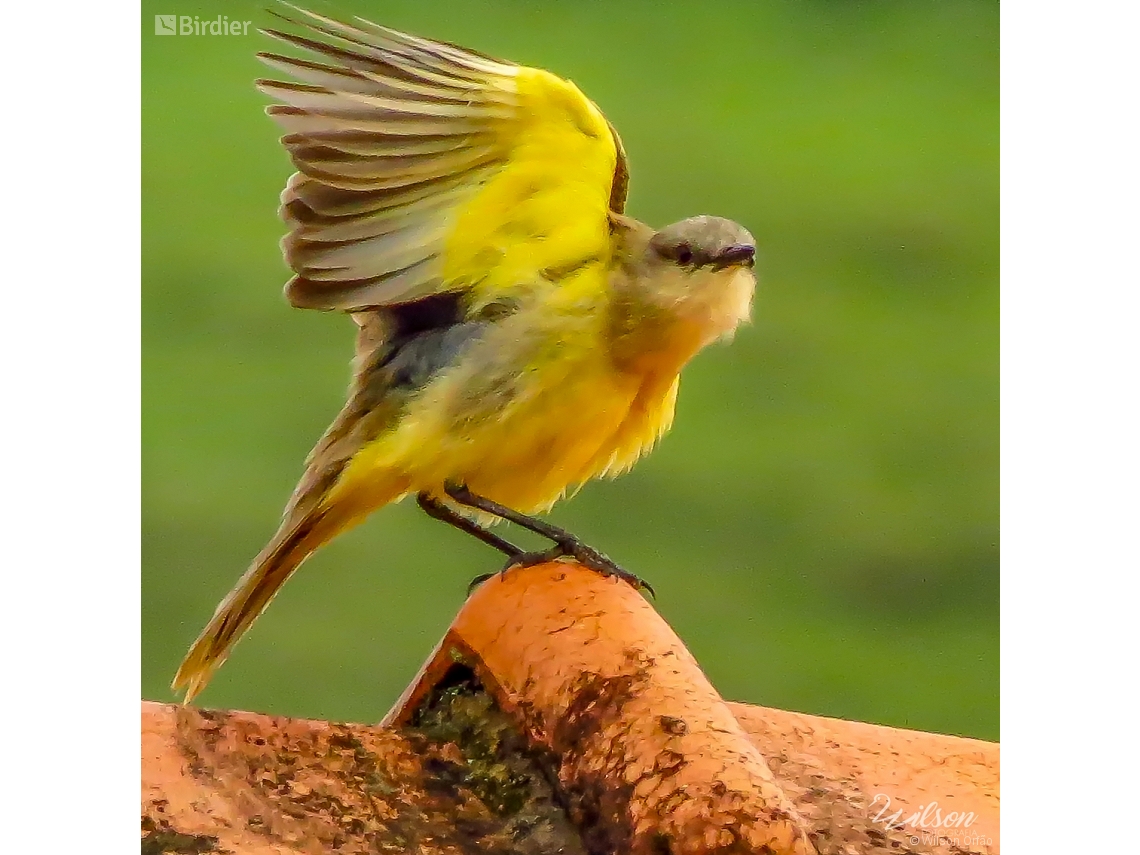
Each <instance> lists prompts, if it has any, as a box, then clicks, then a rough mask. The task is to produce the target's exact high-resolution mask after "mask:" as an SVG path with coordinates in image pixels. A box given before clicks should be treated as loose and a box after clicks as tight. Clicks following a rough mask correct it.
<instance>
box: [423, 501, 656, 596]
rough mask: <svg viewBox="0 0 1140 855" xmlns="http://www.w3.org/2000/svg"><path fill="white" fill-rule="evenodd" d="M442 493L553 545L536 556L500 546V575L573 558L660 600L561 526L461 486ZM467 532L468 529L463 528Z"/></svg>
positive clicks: (644, 582)
mask: <svg viewBox="0 0 1140 855" xmlns="http://www.w3.org/2000/svg"><path fill="white" fill-rule="evenodd" d="M443 489H444V492H445V493H447V495H448V496H449V497H450V498H452V499H454V500H455V501H456V502H458V503H459V504H461V505H465V506H466V507H469V508H474V509H475V510H479V511H483V512H484V513H488V514H491V515H493V516H496V517H499V518H500V519H504V520H507V521H508V522H513V523H514V524H515V525H517V526H521V527H522V528H525V529H527V530H528V531H532V532H534V533H535V534H537V535H540V536H541V537H545V538H547V539H549V540H552V541H554V546H552V547H551V548H550V549H545V550H539V551H537V552H523V551H522V550H519V549H517V547H515V549H516V551H515V552H513V553H512V552H509V551H507V550H505V549H502V547H501V546H497V548H498V549H500V550H501V551H503V552H506V554H507V563H506V566H504V567H503V569H502V570H501V571H500V572H502V573H505V572H506V571H507V570H510V569H511V568H512V567H530V566H532V565H535V564H543V563H545V562H547V561H554V560H556V559H558V558H573V559H574V560H575V561H577V562H578V563H579V564H581V565H582V566H583V567H588V568H589V569H591V570H593V571H594V572H595V573H601V574H602V575H603V576H614V577H616V578H618V579H622V580H624V581H625V582H628V583H629V584H630V585H632V586H633V587H634V588H638V589H644V590H646V591H648V592H649V593H650V595H652V596H654V597H655V596H657V595H656V594H655V593H654V591H653V588H652V587H651V586H650V584H649V583H648V582H646V581H645V580H643V579H641V578H639V577H637V576H635V575H633V574H632V573H630V572H629V571H628V570H625V569H623V568H622V567H621V566H619V565H618V564H616V563H614V562H613V561H612V560H610V558H608V557H607V556H606V555H603V554H602V553H601V552H599V551H598V550H596V549H594V548H593V547H592V546H587V545H586V544H584V543H583V542H582V541H581V540H579V539H578V538H577V537H575V536H574V535H572V534H571V533H570V532H568V531H566V529H563V528H559V527H558V526H555V525H551V524H550V523H548V522H544V521H543V520H539V519H535V518H534V517H531V516H527V515H526V514H522V513H519V512H518V511H516V510H513V509H512V508H508V507H507V506H506V505H501V504H499V503H498V502H496V501H493V500H491V499H488V498H486V497H485V496H480V495H477V494H475V493H472V492H471V491H470V490H468V489H467V487H466V486H464V485H462V484H455V483H451V482H448V483H446V484H444V487H443ZM422 506H423V505H422V502H421V507H422ZM425 510H426V508H425ZM429 513H430V512H429ZM465 522H468V523H469V524H470V525H472V526H474V525H475V524H474V523H470V521H468V520H465ZM476 527H477V526H476ZM477 528H478V527H477ZM464 531H468V529H466V528H464ZM471 533H472V534H475V536H476V537H478V538H479V539H480V540H482V541H483V542H484V543H491V541H490V540H487V538H486V537H484V536H483V535H489V536H490V537H495V539H496V540H500V538H497V537H496V536H495V535H492V534H491V533H490V532H488V531H486V530H484V529H480V533H479V534H476V533H475V532H474V531H472V532H471ZM491 545H492V546H496V544H494V543H491ZM484 578H487V577H481V578H479V579H477V580H475V581H473V582H472V585H477V584H478V583H479V582H481V581H483V580H484Z"/></svg>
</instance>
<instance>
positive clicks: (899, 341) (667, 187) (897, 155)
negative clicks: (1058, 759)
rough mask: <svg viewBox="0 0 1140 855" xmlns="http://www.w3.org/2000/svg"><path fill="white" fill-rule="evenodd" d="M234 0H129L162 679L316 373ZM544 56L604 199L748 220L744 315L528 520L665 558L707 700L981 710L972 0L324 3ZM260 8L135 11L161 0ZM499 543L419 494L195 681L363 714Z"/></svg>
mask: <svg viewBox="0 0 1140 855" xmlns="http://www.w3.org/2000/svg"><path fill="white" fill-rule="evenodd" d="M264 5H266V4H254V3H221V2H217V3H213V4H211V3H193V2H189V0H178V2H168V0H162V2H161V3H153V4H152V3H144V4H143V13H144V16H143V21H142V59H143V173H142V177H143V336H144V339H143V348H144V349H143V353H144V364H143V371H144V374H143V381H144V399H143V408H144V426H143V427H144V433H143V436H144V442H143V473H144V474H143V479H144V480H143V497H144V511H143V520H142V533H143V585H144V589H143V614H142V633H143V662H142V691H143V695H144V696H145V697H147V698H152V699H159V700H165V699H170V698H171V693H170V691H169V689H168V688H167V686H168V683H169V681H170V678H171V676H172V674H173V673H174V670H175V668H176V666H177V664H178V662H179V660H180V658H181V656H182V654H183V652H184V651H185V650H186V648H187V646H188V645H189V644H190V642H191V641H192V640H193V639H194V637H195V635H196V634H197V632H198V631H199V629H200V628H201V627H202V625H203V624H204V623H205V621H206V620H207V619H208V618H209V616H210V614H211V613H212V611H213V609H214V606H215V605H216V603H217V602H218V600H219V599H220V598H221V597H222V596H223V595H224V594H225V593H226V591H228V590H229V588H230V586H231V585H232V583H233V582H234V581H235V580H236V579H237V578H238V576H239V575H240V574H241V573H242V571H243V570H244V569H245V567H246V565H247V563H248V561H249V560H250V558H252V556H253V555H254V554H256V553H257V551H258V550H259V549H260V548H261V546H262V545H263V543H264V541H265V540H266V539H267V538H268V537H269V535H270V534H271V533H272V532H273V529H274V527H275V526H276V523H277V521H278V519H279V514H280V511H281V508H282V506H283V503H284V501H285V499H286V497H287V496H288V495H289V492H290V490H291V489H292V487H293V485H294V483H295V481H296V478H297V477H298V476H299V474H300V471H301V464H302V461H303V459H304V457H305V454H306V452H307V451H308V450H309V448H310V446H311V444H312V443H313V442H314V441H315V440H316V438H317V437H318V436H319V435H320V433H321V432H322V430H323V429H324V428H325V426H326V425H327V423H328V422H329V421H330V420H331V419H332V417H333V416H334V415H335V414H336V412H337V410H338V409H339V407H340V405H341V403H342V402H343V395H344V390H345V386H346V383H347V378H348V360H349V356H350V350H351V339H352V324H351V322H349V321H348V320H347V319H345V318H343V317H338V316H333V315H326V314H321V313H315V312H303V311H297V310H293V309H290V308H289V307H288V306H287V305H286V303H285V302H284V300H283V298H282V297H281V293H280V292H281V286H282V285H283V284H284V282H285V280H286V278H287V273H286V270H285V268H284V266H283V264H282V262H281V259H280V256H279V253H278V250H277V241H278V239H279V238H280V236H281V234H282V232H283V228H282V226H281V225H280V224H279V222H278V221H277V219H276V213H275V208H276V204H277V195H278V193H279V191H280V189H281V187H282V186H283V184H284V181H285V179H286V177H287V176H288V175H289V173H290V172H291V169H290V166H289V163H288V161H287V159H286V157H285V155H284V153H283V152H282V150H281V149H280V147H279V146H278V144H277V142H276V140H277V137H278V131H277V130H276V128H275V127H274V126H273V124H272V123H271V122H270V121H269V120H268V119H267V118H266V117H265V116H264V115H263V113H262V108H263V106H264V104H265V103H266V102H265V99H264V98H263V97H262V96H260V95H259V94H258V93H257V92H256V91H255V90H254V89H253V86H252V80H253V79H254V78H255V77H258V76H262V75H263V74H265V73H266V72H265V71H263V70H262V68H261V67H260V65H259V64H258V63H257V62H256V60H255V59H254V53H255V51H257V50H263V49H267V48H268V47H269V42H268V40H267V39H265V38H264V37H261V36H258V35H256V34H254V32H253V30H254V29H255V27H256V25H258V24H264V23H266V22H267V21H268V20H269V17H268V14H267V13H266V12H265V11H264V9H263V8H262V7H263V6H264ZM317 8H318V9H319V10H321V11H326V12H329V11H339V12H340V13H342V15H348V14H362V15H364V16H366V17H369V18H371V19H373V20H376V21H378V22H382V23H386V24H389V25H391V26H395V27H400V28H404V29H407V30H410V31H412V32H416V33H419V34H422V35H427V36H435V37H439V38H444V39H447V40H450V41H455V42H458V43H461V44H466V45H469V46H471V47H474V48H477V49H479V50H481V51H483V52H486V53H490V54H493V55H498V56H502V57H504V58H509V59H513V60H515V61H518V62H522V63H526V64H531V65H539V66H542V67H545V68H548V69H551V70H553V71H555V72H557V73H559V74H561V75H563V76H566V77H569V78H571V79H572V80H574V81H575V82H576V83H578V85H579V86H580V87H581V88H582V89H583V90H584V91H585V92H586V93H587V94H588V95H589V96H590V97H591V98H592V99H593V100H595V101H596V102H597V103H598V104H599V105H600V106H601V108H602V109H603V110H604V111H605V112H606V114H607V115H608V116H609V118H610V119H611V120H612V121H613V123H614V125H615V126H616V127H617V128H618V129H619V130H620V132H621V134H622V137H623V139H624V142H625V145H626V148H627V149H628V151H629V155H630V159H631V166H632V195H631V199H630V208H629V211H630V213H632V214H633V215H634V216H637V217H639V218H641V219H643V220H646V221H648V222H650V223H652V224H656V225H664V224H666V223H669V222H672V221H674V220H677V219H681V218H683V217H686V216H689V215H692V214H697V213H716V214H719V215H722V216H726V217H732V218H735V219H737V220H739V221H741V222H742V223H744V224H746V225H747V226H748V228H749V229H750V230H751V231H752V232H753V234H755V235H756V236H757V239H758V242H759V244H760V263H759V268H758V269H759V272H760V276H761V288H760V291H759V293H758V297H757V301H756V308H755V312H754V316H755V322H754V324H753V325H752V326H751V327H748V328H745V329H743V330H742V331H741V333H740V334H739V335H738V336H737V338H736V341H735V342H734V343H733V344H732V345H731V346H729V347H716V348H713V349H710V350H708V351H706V352H704V353H703V354H701V355H700V356H699V357H698V358H697V359H696V361H695V362H694V363H693V364H692V365H690V367H689V368H688V369H687V371H686V373H685V378H684V380H683V382H682V387H681V398H680V403H679V408H678V417H677V421H676V425H675V427H674V429H673V431H672V433H671V434H670V436H669V437H668V438H667V439H666V440H665V442H664V443H663V444H662V445H661V446H660V447H659V448H658V450H657V451H656V452H655V453H654V454H653V455H652V456H650V457H648V458H647V459H645V460H644V461H642V462H641V464H640V465H639V466H638V467H637V468H636V469H635V470H634V471H633V473H632V474H630V475H628V476H626V477H624V478H623V479H620V480H618V481H614V482H597V483H594V484H592V485H589V486H588V487H586V489H584V490H583V491H582V492H581V493H580V494H579V495H578V497H577V498H575V499H574V500H573V501H569V502H566V503H564V504H562V505H560V506H559V507H558V508H556V509H555V511H554V513H553V514H552V519H553V520H554V521H555V522H557V523H559V524H561V525H564V526H566V527H568V528H569V529H571V530H572V531H574V532H576V533H578V534H580V535H582V536H583V537H584V538H585V539H586V540H587V541H588V542H590V543H592V544H595V545H597V546H599V547H601V548H603V549H604V550H605V551H606V552H608V553H609V554H610V555H612V556H614V557H615V558H616V559H617V560H619V561H620V562H622V563H623V564H624V565H625V566H627V567H628V568H630V569H632V570H633V571H635V572H637V573H639V574H642V575H644V576H646V577H647V578H649V579H650V580H651V581H652V582H653V584H654V585H655V587H656V588H657V591H658V600H657V603H656V605H657V608H658V609H659V610H660V612H661V613H662V614H663V615H664V616H665V618H666V619H667V620H668V621H669V622H670V623H671V624H672V625H673V626H674V627H675V628H676V630H677V632H678V633H679V634H680V635H681V637H682V638H683V639H684V640H685V641H686V642H687V643H688V645H689V647H690V649H691V650H692V652H693V653H694V654H695V655H696V657H697V659H698V660H699V661H700V662H701V663H702V665H703V666H704V668H705V670H706V672H707V673H708V675H709V677H710V678H711V679H712V681H713V683H714V684H715V685H716V686H717V687H718V688H719V689H720V691H721V692H722V693H723V694H724V695H725V696H726V697H728V698H732V699H739V700H745V701H749V702H753V703H759V704H765V705H770V706H777V707H784V708H787V709H793V710H803V711H808V712H812V713H819V714H826V715H834V716H843V717H846V718H852V719H862V720H867V721H874V722H881V723H886V724H892V725H899V726H906V727H913V728H921V729H925V730H934V731H942V732H948V733H956V734H965V735H970V736H977V737H982V738H986V739H997V738H998V5H997V4H996V3H993V2H961V0H943V2H939V3H902V2H854V0H851V2H823V0H814V1H812V2H809V0H795V2H791V1H790V0H788V2H739V3H728V2H719V3H717V2H708V0H706V2H701V3H680V2H673V3H670V4H667V5H664V4H655V3H654V4H651V3H647V2H646V3H640V2H623V3H621V4H618V3H613V2H605V3H602V2H576V3H569V2H546V3H537V2H527V3H524V2H495V3H491V2H448V3H446V4H441V3H425V2H422V0H420V2H380V1H379V0H371V2H359V0H337V2H336V3H335V4H327V3H326V4H321V5H319V6H317ZM170 13H177V14H180V15H197V16H199V17H201V18H212V17H214V16H216V15H218V14H225V15H227V16H228V17H229V18H230V19H233V20H243V19H249V20H252V21H254V26H251V27H250V35H248V36H246V37H241V36H237V37H220V36H204V37H192V36H178V37H160V36H156V35H155V34H154V23H153V16H154V15H155V14H170ZM499 562H500V558H499V557H498V555H497V554H496V553H493V552H491V551H490V550H488V549H487V548H486V547H484V546H482V545H480V544H478V543H475V542H474V541H472V540H469V539H467V538H465V537H464V536H462V535H460V534H458V533H456V532H454V531H452V530H450V529H448V528H446V527H444V526H442V525H441V524H439V523H436V522H434V521H431V520H428V519H426V518H425V517H424V516H423V515H422V514H421V513H419V511H418V510H417V509H416V507H415V505H414V503H412V502H407V501H406V502H404V503H403V504H401V505H399V506H396V507H391V508H387V509H385V510H383V511H382V512H380V513H378V514H376V515H375V516H374V517H373V518H372V519H371V520H370V521H369V522H368V523H366V524H365V525H364V526H362V527H361V528H359V529H357V530H355V531H353V532H351V533H349V534H348V535H346V536H344V537H342V538H341V539H339V540H338V541H336V542H334V543H333V544H331V545H330V546H328V547H326V548H325V549H324V550H322V551H321V552H320V553H319V554H318V555H317V556H316V557H314V558H313V559H312V560H311V561H310V562H309V563H307V564H306V565H305V567H304V568H303V570H302V572H300V573H299V574H298V575H297V577H296V578H295V579H293V580H292V581H291V582H290V583H289V584H288V585H287V586H286V587H285V589H284V591H283V593H282V594H281V596H280V597H279V598H278V599H277V600H276V601H275V602H274V604H273V606H272V608H270V609H269V610H268V612H267V613H266V614H265V615H264V616H263V617H262V618H261V620H259V621H258V623H257V624H256V626H255V627H254V628H253V630H252V631H251V632H250V633H249V636H248V638H247V639H246V640H245V641H244V642H243V643H242V644H240V645H239V646H238V648H237V649H236V651H235V654H234V655H233V657H232V658H231V659H230V661H229V662H228V663H227V664H226V666H225V667H224V668H222V670H221V671H220V672H219V673H218V675H217V677H216V678H215V679H214V681H213V683H212V684H211V685H210V688H209V689H208V690H207V691H206V692H205V694H204V695H203V697H202V702H203V703H205V704H207V705H211V706H223V707H230V706H232V707H238V708H244V709H255V710H262V711H269V712H274V713H281V714H289V715H299V716H309V717H321V718H331V719H342V720H355V721H375V720H377V719H378V718H379V717H380V716H381V715H382V714H383V713H384V712H385V711H386V710H387V708H388V707H389V705H390V704H391V703H392V702H393V701H394V700H395V698H396V697H397V695H398V694H399V692H400V691H401V690H402V689H403V687H404V686H405V685H406V684H407V682H408V681H409V680H410V679H411V678H412V676H413V675H414V673H415V671H416V669H417V668H418V666H419V665H420V663H421V662H422V661H423V660H424V659H425V657H426V656H427V655H428V653H429V652H430V650H431V649H432V646H433V645H434V644H435V642H436V641H437V640H438V639H439V638H440V636H441V635H442V633H443V632H444V630H445V629H446V627H447V625H448V623H449V622H450V620H451V619H452V617H453V615H454V614H455V612H456V610H457V609H458V608H459V607H460V605H461V604H462V602H463V599H464V591H465V586H466V584H467V581H468V579H470V578H471V577H472V576H474V575H476V574H478V573H481V572H485V571H488V570H492V569H494V568H495V567H497V566H498V564H499Z"/></svg>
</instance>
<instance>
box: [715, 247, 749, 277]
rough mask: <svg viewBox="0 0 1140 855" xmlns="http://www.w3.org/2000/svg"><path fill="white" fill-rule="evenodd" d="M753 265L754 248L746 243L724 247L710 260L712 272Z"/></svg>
mask: <svg viewBox="0 0 1140 855" xmlns="http://www.w3.org/2000/svg"><path fill="white" fill-rule="evenodd" d="M755 263H756V247H754V246H752V245H751V244H747V243H734V244H733V245H732V246H726V247H725V248H724V249H722V250H721V251H720V252H718V253H717V254H716V256H715V257H714V258H713V259H712V266H713V270H721V269H722V268H725V267H732V266H734V265H737V264H739V265H742V266H744V267H751V266H752V265H753V264H755Z"/></svg>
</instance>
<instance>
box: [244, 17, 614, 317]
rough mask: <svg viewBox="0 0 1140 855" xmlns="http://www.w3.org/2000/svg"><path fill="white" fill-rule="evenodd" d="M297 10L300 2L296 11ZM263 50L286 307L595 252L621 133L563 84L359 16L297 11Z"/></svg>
mask: <svg viewBox="0 0 1140 855" xmlns="http://www.w3.org/2000/svg"><path fill="white" fill-rule="evenodd" d="M292 8H296V7H292ZM296 11H297V12H298V13H299V15H300V16H301V17H299V18H298V19H297V20H291V19H288V18H286V19H285V20H287V21H289V23H291V24H293V25H294V26H295V28H297V29H299V30H300V32H299V33H292V32H283V31H279V30H272V29H271V30H265V31H264V32H265V33H266V34H267V35H269V36H272V37H274V38H277V39H280V40H281V41H284V42H286V43H288V44H289V45H291V46H293V47H295V48H299V49H301V50H303V51H305V52H307V53H308V54H310V55H313V56H315V57H316V60H317V61H313V60H310V59H302V58H297V57H290V56H282V55H279V54H274V53H263V54H259V56H260V58H261V59H262V61H263V62H265V63H266V64H267V65H269V66H271V67H273V68H274V69H277V70H279V71H282V72H284V73H285V74H287V75H289V76H291V77H292V78H294V79H295V80H296V81H297V82H276V81H269V80H259V81H258V84H257V85H258V87H259V88H260V89H261V90H262V91H263V92H265V93H267V94H269V95H270V96H272V97H273V98H274V99H276V100H277V101H278V102H279V103H278V104H275V105H273V106H271V107H269V109H268V112H269V114H270V115H271V116H272V117H273V118H274V119H275V120H276V121H277V122H279V123H280V124H281V125H282V126H283V127H284V129H285V131H286V136H284V137H283V138H282V142H283V144H284V145H285V147H286V148H287V149H288V151H289V154H290V155H291V157H292V159H293V163H294V164H295V165H296V167H297V170H298V172H297V173H296V174H295V175H293V176H292V177H291V178H290V180H289V183H288V185H287V186H286V188H285V191H284V192H283V194H282V197H281V215H282V218H283V219H284V220H285V222H286V224H287V225H288V227H289V234H288V235H287V236H286V237H285V239H284V240H283V242H282V247H283V250H284V253H285V259H286V261H287V263H288V264H289V266H290V267H291V268H292V269H293V271H294V272H295V273H296V276H295V277H294V278H293V279H292V280H291V281H290V282H289V284H288V286H287V287H286V295H287V296H288V298H289V300H290V302H291V303H293V305H295V306H299V307H303V308H313V309H339V310H346V311H358V310H363V309H371V308H377V307H382V306H386V305H394V304H401V303H407V302H410V301H414V300H418V299H421V298H423V297H426V296H430V295H432V294H436V293H440V292H455V291H468V292H470V293H471V294H473V295H474V298H475V299H474V302H475V303H480V304H482V303H488V302H493V301H495V300H499V299H502V297H504V296H507V295H508V294H509V292H510V291H512V290H514V289H518V288H534V287H543V285H544V283H547V282H550V281H551V280H554V279H555V278H556V276H555V274H556V273H557V272H558V271H566V270H575V269H577V268H578V267H581V266H582V265H584V264H589V263H591V262H602V261H604V260H605V259H606V258H607V256H608V252H609V223H608V214H609V211H610V210H613V211H616V212H618V213H620V212H621V211H622V209H623V208H624V206H625V195H626V183H627V175H628V172H627V169H626V164H625V155H624V151H623V150H622V146H621V142H620V140H619V138H618V137H617V134H616V133H615V132H614V131H613V129H612V127H611V126H610V124H609V123H608V122H607V121H606V119H605V117H604V116H603V115H602V113H601V111H599V110H598V108H597V107H596V106H594V104H593V103H591V102H590V101H589V100H588V99H587V98H586V97H585V96H584V95H583V94H582V93H581V92H580V91H579V90H578V88H577V87H576V86H574V84H572V83H570V82H568V81H565V80H562V79H560V78H558V77H556V76H554V75H552V74H550V73H548V72H545V71H542V70H540V69H533V68H525V67H522V66H517V65H513V64H510V63H505V62H500V61H498V60H494V59H491V58H489V57H486V56H483V55H481V54H477V53H474V52H472V51H468V50H466V49H464V48H460V47H457V46H455V45H450V44H446V43H443V42H435V41H429V40H427V39H422V38H418V37H416V36H410V35H405V34H404V33H400V32H397V31H395V30H390V29H387V28H385V27H381V26H378V25H376V24H372V23H369V22H367V21H364V20H362V19H357V21H358V23H357V24H355V25H349V24H345V23H341V22H338V21H334V20H332V19H329V18H326V17H323V16H321V15H317V14H315V13H312V12H307V11H305V10H302V9H297V10H296Z"/></svg>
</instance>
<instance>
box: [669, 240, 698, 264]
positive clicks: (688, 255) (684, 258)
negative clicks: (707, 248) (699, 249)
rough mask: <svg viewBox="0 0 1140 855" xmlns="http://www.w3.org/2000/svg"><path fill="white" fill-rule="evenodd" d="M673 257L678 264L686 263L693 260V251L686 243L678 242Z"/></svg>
mask: <svg viewBox="0 0 1140 855" xmlns="http://www.w3.org/2000/svg"><path fill="white" fill-rule="evenodd" d="M673 257H674V258H676V259H677V262H678V263H679V264H688V263H689V262H691V261H692V260H693V251H692V250H691V249H689V245H688V244H687V243H683V244H680V245H679V246H678V247H677V249H676V250H675V252H674V254H673Z"/></svg>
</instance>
